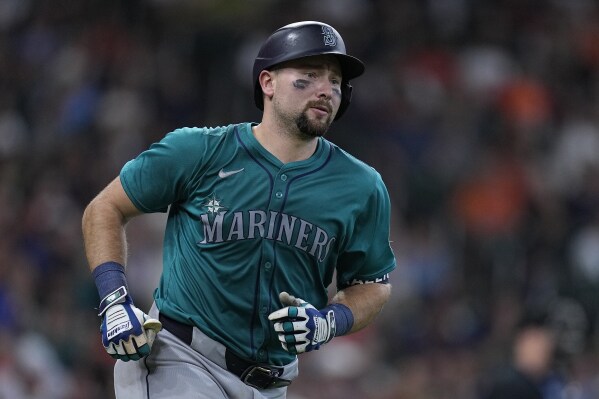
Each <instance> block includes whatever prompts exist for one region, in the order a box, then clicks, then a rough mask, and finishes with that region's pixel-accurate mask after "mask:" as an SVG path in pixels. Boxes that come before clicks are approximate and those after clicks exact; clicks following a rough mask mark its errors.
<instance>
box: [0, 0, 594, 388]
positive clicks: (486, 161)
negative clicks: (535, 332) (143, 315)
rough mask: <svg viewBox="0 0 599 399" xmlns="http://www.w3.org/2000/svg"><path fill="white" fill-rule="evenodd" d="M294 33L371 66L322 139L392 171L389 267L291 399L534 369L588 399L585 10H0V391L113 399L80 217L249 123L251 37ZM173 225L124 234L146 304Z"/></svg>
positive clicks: (312, 1) (410, 4)
mask: <svg viewBox="0 0 599 399" xmlns="http://www.w3.org/2000/svg"><path fill="white" fill-rule="evenodd" d="M303 19H314V20H320V21H324V22H327V23H330V24H332V25H333V26H335V27H336V28H337V29H338V30H339V31H340V32H341V34H342V35H343V37H344V39H345V41H346V44H347V46H348V50H349V52H350V53H351V54H354V55H356V56H358V57H360V58H361V59H362V60H363V61H365V63H366V65H367V72H366V74H365V75H364V76H363V77H362V78H360V79H358V80H356V81H355V82H354V101H353V103H352V106H351V107H350V111H349V112H348V113H347V114H346V115H345V116H344V117H343V118H342V119H341V120H340V121H339V122H337V123H335V124H334V126H333V128H332V131H331V132H330V134H329V136H328V137H329V139H331V140H332V141H333V142H335V143H337V144H338V145H340V146H341V147H342V148H345V149H346V150H348V151H350V152H351V153H353V154H354V155H356V156H358V157H359V158H361V159H363V160H364V161H366V162H368V163H370V164H371V165H372V166H374V167H376V168H377V169H378V170H379V171H380V172H381V174H382V175H383V178H384V179H385V181H386V183H387V185H388V188H389V191H390V193H391V196H392V201H393V226H392V229H393V232H392V240H393V246H394V250H395V252H396V255H397V257H398V260H399V268H398V270H397V271H396V272H395V273H394V274H393V276H392V282H393V284H394V294H393V298H392V301H391V302H390V303H389V304H388V305H387V306H386V308H385V309H384V311H383V314H382V316H381V317H380V318H379V319H378V320H377V322H376V324H375V325H374V326H372V327H371V328H369V329H368V330H365V331H364V332H362V333H359V334H356V335H353V336H350V337H344V338H339V339H336V340H335V341H333V342H331V343H330V344H329V345H327V346H326V347H324V348H323V349H322V350H321V351H319V352H315V353H311V354H308V355H305V356H302V360H301V376H300V377H299V378H298V380H297V381H296V382H295V383H294V384H293V385H292V386H291V388H290V391H289V399H311V398H325V397H326V398H329V399H336V398H345V399H353V398H371V399H396V398H397V399H404V398H405V399H407V398H409V399H437V398H444V399H454V398H455V399H481V398H485V392H488V391H489V389H490V388H489V387H491V386H494V385H495V384H496V383H497V380H498V379H500V378H499V376H502V375H504V374H505V373H504V371H505V370H510V369H513V368H515V369H519V365H520V364H521V363H524V364H532V366H530V367H528V368H526V367H524V368H523V369H521V371H522V370H524V369H526V370H529V371H530V370H532V371H531V373H530V375H531V376H532V377H534V378H533V379H532V381H533V382H534V383H536V384H537V385H538V386H539V387H540V390H541V392H542V394H543V398H544V399H558V398H559V399H565V398H567V399H596V398H598V397H599V356H598V355H599V353H598V346H597V345H598V343H599V340H598V338H599V335H598V331H597V316H598V309H599V302H598V301H599V5H598V4H597V2H596V1H593V0H544V1H542V0H493V1H490V0H489V1H474V0H378V1H375V0H345V1H339V0H306V1H300V0H295V1H283V0H281V1H277V0H248V1H244V0H229V1H216V0H128V1H125V0H123V1H116V0H103V1H101V0H87V1H76V0H2V1H0V87H1V89H0V208H1V211H0V236H1V239H0V398H2V399H38V398H39V399H42V398H43V399H79V398H81V399H83V398H85V399H94V398H103V399H105V398H111V397H113V393H112V385H111V379H112V365H113V361H112V359H111V358H109V357H108V356H107V355H106V354H105V352H104V349H103V348H102V346H101V343H100V337H99V333H98V329H99V321H98V318H97V317H96V315H95V312H94V307H96V306H97V303H98V298H97V294H96V290H95V287H94V285H93V282H92V281H91V278H90V276H89V272H88V270H87V264H86V261H85V259H84V255H83V248H82V240H81V233H80V219H81V214H82V211H83V209H84V207H85V205H86V204H87V203H88V202H89V201H90V200H91V198H92V197H93V196H94V195H95V194H96V193H97V192H98V191H99V190H100V189H101V188H103V187H104V186H105V185H106V184H107V183H108V182H109V181H110V180H111V179H113V178H114V177H115V176H116V175H117V174H118V172H119V170H120V167H121V166H122V165H123V164H124V163H125V162H126V161H127V160H129V159H130V158H132V157H134V156H135V155H137V153H139V152H140V151H142V150H143V149H145V148H146V147H147V146H148V145H149V144H150V143H151V142H153V141H156V140H158V139H160V138H161V137H162V136H163V135H164V134H166V133H167V132H169V131H171V130H173V129H175V128H177V127H180V126H210V125H221V124H228V123H232V122H240V121H249V120H257V119H258V118H259V116H260V114H259V112H258V110H257V109H255V107H254V105H253V100H252V88H251V82H250V70H251V65H252V62H253V57H254V55H255V54H256V52H257V49H258V46H259V44H260V42H261V40H262V39H264V38H265V37H266V36H267V35H268V34H269V33H270V32H272V31H273V30H274V29H276V28H278V27H280V26H282V25H285V24H287V23H290V22H293V21H297V20H303ZM163 224H164V216H163V215H152V216H149V217H146V218H141V219H138V220H135V221H133V222H132V223H131V224H130V226H129V238H130V247H131V258H130V261H129V275H130V277H129V282H130V284H131V286H132V290H133V293H134V297H135V298H136V302H137V303H138V304H139V305H141V306H140V307H147V306H149V304H150V301H151V293H152V290H153V286H154V285H155V283H156V280H157V279H158V274H159V272H160V267H161V265H160V256H161V250H160V246H161V239H162V226H163ZM530 324H534V325H536V326H537V327H538V328H539V329H540V331H542V332H544V333H546V335H545V336H546V337H548V345H545V346H543V345H536V346H535V343H536V344H539V342H542V339H540V338H538V336H537V338H535V339H532V340H529V341H526V340H524V342H532V347H529V346H525V349H523V351H522V353H523V354H522V356H523V357H524V360H523V361H521V360H518V359H520V357H519V356H520V355H518V356H516V357H514V356H512V353H513V349H515V348H519V344H518V343H519V342H520V341H519V340H518V338H519V337H521V334H520V332H521V331H522V326H524V325H530ZM526 348H528V349H526ZM517 352H518V351H517ZM518 353H520V352H518ZM504 397H506V398H509V396H504ZM514 397H515V396H514Z"/></svg>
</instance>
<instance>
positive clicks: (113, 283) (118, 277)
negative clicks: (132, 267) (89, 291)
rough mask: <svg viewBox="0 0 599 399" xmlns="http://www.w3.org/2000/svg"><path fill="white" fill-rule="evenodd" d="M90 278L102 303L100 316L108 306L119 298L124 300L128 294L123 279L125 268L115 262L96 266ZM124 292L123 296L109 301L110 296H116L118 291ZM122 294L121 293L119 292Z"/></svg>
mask: <svg viewBox="0 0 599 399" xmlns="http://www.w3.org/2000/svg"><path fill="white" fill-rule="evenodd" d="M92 277H93V278H94V280H95V282H96V288H97V289H98V294H99V295H100V298H102V301H101V302H100V314H102V313H103V312H104V311H105V310H106V308H108V306H109V305H111V304H113V303H117V302H116V301H117V299H118V298H120V297H121V296H122V297H123V298H124V297H125V296H126V295H127V293H128V291H129V290H128V286H127V279H126V278H125V268H124V267H123V266H122V265H121V264H120V263H117V262H106V263H102V264H101V265H98V266H97V267H96V268H95V269H94V270H93V272H92ZM121 288H122V289H123V290H124V294H123V295H116V297H115V298H112V300H109V299H110V298H109V297H111V296H112V295H114V294H117V291H119V290H120V289H121ZM121 293H122V292H121Z"/></svg>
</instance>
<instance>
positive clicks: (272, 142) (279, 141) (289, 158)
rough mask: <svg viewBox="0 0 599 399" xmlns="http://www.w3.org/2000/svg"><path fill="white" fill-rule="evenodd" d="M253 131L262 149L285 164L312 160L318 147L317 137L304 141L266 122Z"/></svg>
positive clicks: (255, 127)
mask: <svg viewBox="0 0 599 399" xmlns="http://www.w3.org/2000/svg"><path fill="white" fill-rule="evenodd" d="M252 131H253V133H254V137H256V140H258V142H259V143H260V144H261V145H262V147H264V148H265V149H266V150H267V151H268V152H270V153H271V154H272V155H274V156H275V157H276V158H277V159H278V160H279V161H281V162H283V163H284V164H287V163H290V162H297V161H303V160H305V159H308V158H310V157H311V156H312V154H314V152H315V151H316V147H317V146H318V138H317V137H314V138H310V139H308V140H304V139H301V138H300V137H298V135H293V134H292V133H289V132H285V131H283V130H282V129H281V128H279V127H276V126H274V125H269V124H268V123H265V121H262V123H260V124H259V125H256V126H254V127H253V128H252Z"/></svg>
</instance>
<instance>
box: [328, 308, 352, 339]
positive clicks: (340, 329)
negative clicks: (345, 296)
mask: <svg viewBox="0 0 599 399" xmlns="http://www.w3.org/2000/svg"><path fill="white" fill-rule="evenodd" d="M331 310H332V311H333V313H334V314H335V324H336V326H335V327H336V331H335V336H336V337H338V336H340V335H345V334H347V333H348V332H349V331H350V330H351V328H352V327H353V325H354V314H353V313H352V311H351V309H350V308H348V307H347V306H345V305H344V304H342V303H333V304H332V305H329V306H327V307H326V308H323V309H321V310H320V312H321V313H323V314H327V313H328V312H329V311H331Z"/></svg>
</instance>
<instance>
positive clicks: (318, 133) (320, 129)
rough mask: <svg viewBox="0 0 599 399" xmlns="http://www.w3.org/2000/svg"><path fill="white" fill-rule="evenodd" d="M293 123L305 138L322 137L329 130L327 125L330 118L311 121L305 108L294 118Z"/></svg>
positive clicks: (329, 123)
mask: <svg viewBox="0 0 599 399" xmlns="http://www.w3.org/2000/svg"><path fill="white" fill-rule="evenodd" d="M295 125H296V126H297V128H298V130H299V131H300V133H302V134H303V135H304V136H305V137H307V138H313V137H322V136H324V135H325V133H326V132H327V131H328V130H329V127H330V126H331V120H330V118H329V119H327V120H326V121H322V122H320V121H311V120H310V119H309V118H308V114H307V110H305V111H304V112H302V113H301V114H300V115H299V116H298V117H297V118H296V119H295Z"/></svg>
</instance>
